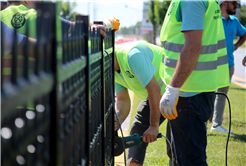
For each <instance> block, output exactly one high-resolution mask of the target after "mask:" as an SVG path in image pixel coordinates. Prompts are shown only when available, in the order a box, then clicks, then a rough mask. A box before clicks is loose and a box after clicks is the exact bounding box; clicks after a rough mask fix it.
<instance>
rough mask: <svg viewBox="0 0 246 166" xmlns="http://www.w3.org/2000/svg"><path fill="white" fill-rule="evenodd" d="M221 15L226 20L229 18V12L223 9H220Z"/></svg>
mask: <svg viewBox="0 0 246 166" xmlns="http://www.w3.org/2000/svg"><path fill="white" fill-rule="evenodd" d="M221 16H222V17H224V18H225V19H226V21H228V19H229V14H227V12H226V11H225V9H224V10H221Z"/></svg>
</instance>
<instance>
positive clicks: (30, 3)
mask: <svg viewBox="0 0 246 166" xmlns="http://www.w3.org/2000/svg"><path fill="white" fill-rule="evenodd" d="M37 2H43V0H35V1H33V0H24V1H11V0H8V3H9V5H20V4H22V5H24V6H26V7H27V8H30V9H31V8H34V9H35V4H36V3H37Z"/></svg>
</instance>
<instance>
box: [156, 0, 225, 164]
mask: <svg viewBox="0 0 246 166" xmlns="http://www.w3.org/2000/svg"><path fill="white" fill-rule="evenodd" d="M160 39H161V42H162V44H163V48H164V50H163V54H164V58H163V59H164V60H163V65H162V66H161V68H160V76H161V78H162V80H163V82H164V84H165V85H166V91H165V93H164V94H163V95H162V97H161V101H160V111H161V113H162V115H163V116H164V117H165V118H168V125H167V133H166V134H167V138H168V139H169V140H171V142H172V150H173V151H172V152H173V153H172V152H171V147H170V146H169V144H167V154H168V156H169V158H170V162H169V163H170V165H173V164H172V163H174V165H180V166H183V165H189V166H192V165H193V166H195V165H207V161H206V146H207V133H206V132H207V129H206V125H205V122H207V120H208V119H209V118H210V116H211V115H212V112H213V106H214V99H215V93H214V92H215V91H216V90H217V89H218V88H221V87H226V86H229V85H230V80H229V69H228V61H227V55H226V54H227V52H226V41H225V34H224V29H223V24H222V20H221V13H220V6H219V2H218V1H180V0H177V1H172V2H171V4H170V6H169V9H168V11H167V14H166V17H165V19H164V22H163V25H162V29H161V33H160ZM172 154H173V156H174V159H173V160H172ZM173 161H174V162H173Z"/></svg>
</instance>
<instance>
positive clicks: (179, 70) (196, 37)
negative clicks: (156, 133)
mask: <svg viewBox="0 0 246 166" xmlns="http://www.w3.org/2000/svg"><path fill="white" fill-rule="evenodd" d="M202 32H203V30H190V31H184V38H185V44H184V47H183V49H182V50H181V53H180V56H179V59H178V62H177V65H176V70H175V71H174V74H173V76H172V79H171V81H170V83H169V85H167V87H166V91H165V93H164V94H163V95H162V97H161V100H160V111H161V113H162V115H163V116H164V118H168V119H170V120H172V119H175V118H177V116H178V112H177V108H176V106H177V104H178V100H179V89H180V87H181V86H182V85H183V84H184V82H185V81H186V79H187V78H188V77H189V76H190V74H191V72H192V71H193V70H194V68H195V66H196V63H197V60H198V57H199V54H200V52H201V48H202V45H201V44H202Z"/></svg>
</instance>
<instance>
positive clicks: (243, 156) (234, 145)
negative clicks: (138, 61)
mask: <svg viewBox="0 0 246 166" xmlns="http://www.w3.org/2000/svg"><path fill="white" fill-rule="evenodd" d="M228 97H229V99H230V103H231V109H232V111H231V117H232V119H231V121H232V122H231V130H232V131H233V132H234V134H232V135H231V136H230V141H229V145H228V157H227V165H228V166H245V165H246V113H245V112H246V89H243V88H241V87H239V86H237V85H235V84H232V85H231V87H230V90H229V93H228ZM139 102H140V99H139V98H136V97H135V96H134V104H133V106H132V111H131V120H130V124H132V122H133V120H134V116H135V114H136V108H137V105H138V103H139ZM207 127H208V145H207V162H208V165H209V166H223V165H225V152H226V141H227V134H222V133H214V132H213V133H211V132H210V128H211V123H208V125H207ZM223 127H225V128H226V129H229V107H228V103H227V104H226V108H225V112H224V121H223ZM129 130H130V129H129ZM159 131H160V132H161V133H162V134H163V135H165V134H166V122H164V123H163V124H162V125H161V127H160V129H159ZM168 161H169V158H168V157H167V155H166V140H165V138H161V139H158V140H157V141H156V142H154V143H151V144H149V146H148V149H147V153H146V158H145V161H144V166H163V165H165V166H167V165H168Z"/></svg>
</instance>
